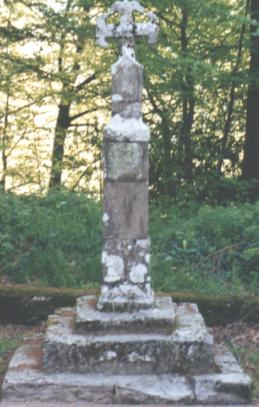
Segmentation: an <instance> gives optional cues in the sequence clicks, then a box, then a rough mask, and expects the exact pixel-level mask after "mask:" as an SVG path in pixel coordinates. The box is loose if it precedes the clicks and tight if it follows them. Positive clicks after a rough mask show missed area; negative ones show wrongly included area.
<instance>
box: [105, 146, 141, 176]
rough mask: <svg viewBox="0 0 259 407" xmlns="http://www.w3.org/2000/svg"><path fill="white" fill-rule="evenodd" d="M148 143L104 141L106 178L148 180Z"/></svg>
mask: <svg viewBox="0 0 259 407" xmlns="http://www.w3.org/2000/svg"><path fill="white" fill-rule="evenodd" d="M148 170H149V164H148V144H147V143H115V142H107V141H106V142H105V143H104V179H106V180H109V181H123V182H124V181H126V182H130V181H133V182H134V181H148Z"/></svg>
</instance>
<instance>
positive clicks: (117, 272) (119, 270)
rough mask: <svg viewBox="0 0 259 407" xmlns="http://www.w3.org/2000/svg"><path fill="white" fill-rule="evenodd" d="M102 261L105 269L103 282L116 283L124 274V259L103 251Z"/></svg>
mask: <svg viewBox="0 0 259 407" xmlns="http://www.w3.org/2000/svg"><path fill="white" fill-rule="evenodd" d="M102 263H103V265H104V267H105V269H106V275H105V276H104V282H105V283H116V282H117V281H120V280H121V279H122V278H123V276H124V261H123V259H122V258H121V257H120V256H116V255H113V254H108V253H107V252H105V251H103V253H102Z"/></svg>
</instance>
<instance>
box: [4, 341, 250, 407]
mask: <svg viewBox="0 0 259 407" xmlns="http://www.w3.org/2000/svg"><path fill="white" fill-rule="evenodd" d="M41 367H42V366H41V344H40V342H39V340H37V341H34V342H33V341H32V342H31V343H30V344H29V343H27V344H26V345H23V346H22V347H20V348H19V349H18V350H17V351H16V353H15V354H14V357H13V359H12V360H11V363H10V365H9V369H8V372H7V374H6V377H5V379H4V383H3V393H2V395H3V399H4V403H5V404H6V403H7V404H8V402H9V403H12V402H13V403H16V402H19V403H23V402H24V403H26V404H25V406H26V405H27V401H30V402H33V401H36V402H37V401H38V402H39V407H41V402H43V403H46V402H47V405H48V407H51V404H50V403H51V402H55V407H58V405H59V403H61V405H62V402H63V401H64V400H66V402H67V403H71V405H75V406H77V407H79V406H80V402H84V403H85V402H86V403H91V404H90V405H91V407H93V405H94V404H97V405H98V404H99V405H100V404H104V405H106V404H108V405H118V404H122V405H124V406H125V405H129V404H134V405H136V404H140V403H141V404H143V405H152V404H157V403H159V404H160V405H167V404H168V405H172V404H173V405H181V406H182V405H190V404H192V405H193V404H195V403H196V404H198V402H199V403H200V404H202V405H203V406H206V405H211V404H213V405H214V404H217V403H220V404H228V405H238V404H245V403H247V402H249V400H250V397H251V381H250V379H249V378H248V377H247V376H246V375H244V374H239V373H236V374H235V373H232V374H221V375H220V374H217V375H206V376H198V377H194V378H192V377H189V376H188V378H187V377H183V376H179V375H132V376H121V375H114V376H107V375H105V374H99V375H94V374H93V375H80V374H69V373H63V374H60V373H59V374H45V373H44V372H43V371H42V369H41ZM208 383H209V384H208ZM194 384H195V385H194ZM223 396H224V397H225V396H226V397H225V398H223ZM217 400H218V401H217ZM73 403H75V404H73ZM84 403H83V406H84V407H86V405H85V404H84ZM11 405H12V404H11ZM13 405H15V404H13ZM8 407H9V406H8ZM19 407H20V406H19ZM37 407H38V406H37ZM53 407H54V406H53Z"/></svg>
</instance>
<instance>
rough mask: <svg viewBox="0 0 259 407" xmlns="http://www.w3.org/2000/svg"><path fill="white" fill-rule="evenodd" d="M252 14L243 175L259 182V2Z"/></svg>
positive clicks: (255, 1)
mask: <svg viewBox="0 0 259 407" xmlns="http://www.w3.org/2000/svg"><path fill="white" fill-rule="evenodd" d="M250 14H251V19H252V20H253V21H252V24H251V29H250V35H251V37H250V83H249V87H248V95H247V114H246V133H245V144H244V160H243V174H242V175H243V178H244V179H247V180H251V179H257V180H259V115H258V109H259V0H250Z"/></svg>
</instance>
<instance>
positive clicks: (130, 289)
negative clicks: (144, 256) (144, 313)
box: [97, 268, 155, 312]
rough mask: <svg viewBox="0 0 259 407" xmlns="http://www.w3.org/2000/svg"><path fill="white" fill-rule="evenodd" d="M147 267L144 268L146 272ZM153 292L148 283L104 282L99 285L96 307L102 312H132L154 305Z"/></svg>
mask: <svg viewBox="0 0 259 407" xmlns="http://www.w3.org/2000/svg"><path fill="white" fill-rule="evenodd" d="M146 270H147V268H145V269H144V273H143V272H142V270H141V272H142V274H147V273H146ZM154 302H155V294H154V291H153V289H152V288H151V285H150V283H148V282H146V283H144V284H132V283H131V282H129V283H128V282H127V281H125V282H123V283H120V284H116V285H114V286H111V285H110V284H106V283H104V284H103V285H102V287H101V291H100V295H99V298H98V303H97V308H98V310H102V312H132V311H134V310H138V311H140V310H142V309H151V308H153V307H154Z"/></svg>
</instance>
